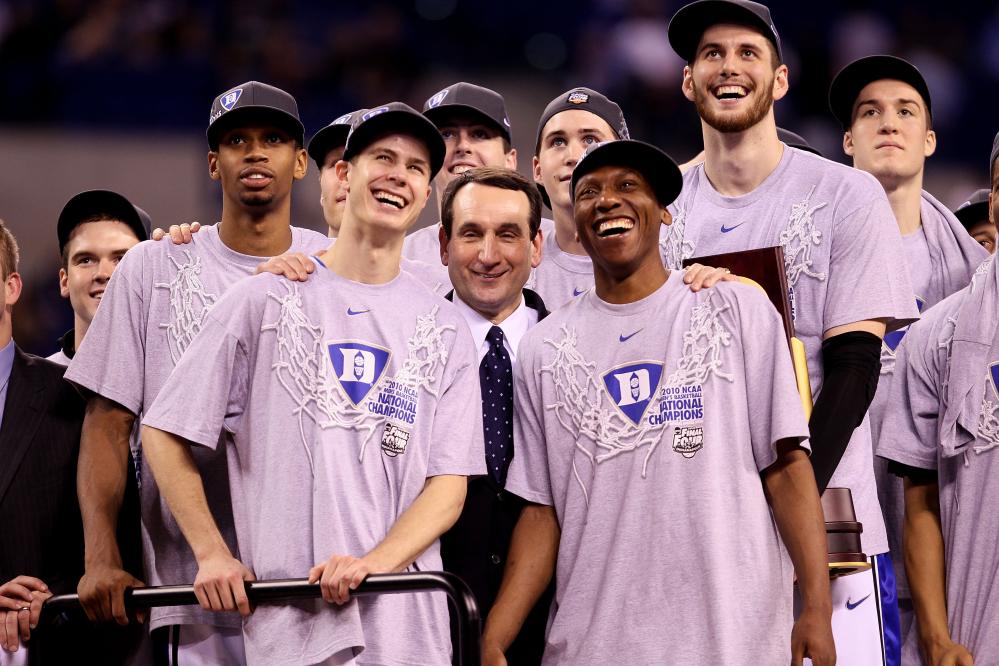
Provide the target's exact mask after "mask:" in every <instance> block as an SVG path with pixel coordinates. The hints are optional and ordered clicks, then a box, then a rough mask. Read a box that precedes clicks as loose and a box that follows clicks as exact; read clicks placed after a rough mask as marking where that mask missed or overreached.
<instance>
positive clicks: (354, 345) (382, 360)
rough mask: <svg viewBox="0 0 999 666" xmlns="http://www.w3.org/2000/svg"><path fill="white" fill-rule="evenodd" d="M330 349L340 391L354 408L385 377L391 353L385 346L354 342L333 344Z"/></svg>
mask: <svg viewBox="0 0 999 666" xmlns="http://www.w3.org/2000/svg"><path fill="white" fill-rule="evenodd" d="M328 348H329V352H330V360H331V361H332V362H333V370H334V372H335V374H336V378H337V381H338V382H339V383H340V388H342V389H343V392H344V393H346V394H347V397H348V398H350V401H351V402H353V403H354V405H355V406H357V405H360V404H361V403H362V402H364V400H365V398H367V397H368V393H370V392H371V389H372V387H374V385H375V384H377V383H378V380H379V379H381V378H382V375H383V374H385V368H387V367H388V361H389V358H391V356H392V353H391V352H390V351H389V350H387V349H384V348H382V347H376V346H374V345H370V344H367V343H363V342H354V341H347V342H334V343H331V344H330V345H329V346H328Z"/></svg>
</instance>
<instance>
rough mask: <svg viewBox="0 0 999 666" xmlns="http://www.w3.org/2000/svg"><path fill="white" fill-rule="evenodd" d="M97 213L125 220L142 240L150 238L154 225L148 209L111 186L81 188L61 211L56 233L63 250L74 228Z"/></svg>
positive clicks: (60, 248)
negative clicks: (89, 188)
mask: <svg viewBox="0 0 999 666" xmlns="http://www.w3.org/2000/svg"><path fill="white" fill-rule="evenodd" d="M94 215H104V216H107V218H108V219H111V220H118V221H120V222H123V223H125V224H126V225H128V228H129V229H131V230H132V233H134V234H135V237H136V238H138V239H139V240H140V241H144V240H147V239H148V238H149V232H150V230H151V229H152V227H153V223H152V220H150V219H149V215H148V214H147V213H146V211H144V210H142V209H141V208H139V207H138V206H136V205H134V204H133V203H132V202H131V201H129V200H128V199H126V198H125V197H124V196H122V195H120V194H118V193H117V192H112V191H111V190H87V191H85V192H80V193H79V194H77V195H75V196H73V197H72V198H71V199H70V200H69V201H67V202H66V205H65V206H63V207H62V212H61V213H59V221H58V222H57V223H56V235H57V236H58V238H59V253H60V254H62V252H63V250H64V249H65V248H66V243H68V242H69V237H70V235H71V234H72V233H73V229H75V228H76V227H77V226H79V224H80V222H82V221H83V220H85V219H87V218H88V217H93V216H94Z"/></svg>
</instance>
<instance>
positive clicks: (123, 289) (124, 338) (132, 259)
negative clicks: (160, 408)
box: [66, 245, 149, 415]
mask: <svg viewBox="0 0 999 666" xmlns="http://www.w3.org/2000/svg"><path fill="white" fill-rule="evenodd" d="M144 247H145V246H144V245H140V246H136V247H134V248H132V249H131V250H130V251H129V252H126V253H125V256H124V257H123V258H122V260H121V263H119V264H118V268H117V269H115V271H114V273H113V274H112V275H111V280H110V281H109V282H108V285H107V288H106V289H105V290H104V295H103V296H102V297H101V305H100V307H99V308H97V313H96V314H95V315H94V319H93V321H92V322H91V324H90V328H89V329H87V335H86V336H85V337H84V338H83V341H82V343H81V344H80V346H79V348H78V349H77V350H76V354H75V355H74V357H73V360H72V361H71V362H70V364H69V368H68V369H67V371H66V379H68V380H69V381H71V382H73V383H74V384H77V385H79V386H80V387H82V388H84V389H86V390H88V391H91V392H93V393H96V394H98V395H100V396H103V397H105V398H107V399H109V400H113V401H114V402H117V403H118V404H120V405H122V406H123V407H125V408H126V409H127V410H128V411H130V412H132V413H133V414H136V415H138V414H139V413H140V412H141V410H142V406H143V402H144V398H145V395H144V394H145V358H146V344H145V338H146V321H147V319H148V312H147V308H148V303H147V302H146V298H145V292H144V291H143V290H142V285H143V284H144V280H143V274H142V273H143V263H144V261H143V260H145V261H149V257H148V256H147V255H148V254H149V253H148V252H144Z"/></svg>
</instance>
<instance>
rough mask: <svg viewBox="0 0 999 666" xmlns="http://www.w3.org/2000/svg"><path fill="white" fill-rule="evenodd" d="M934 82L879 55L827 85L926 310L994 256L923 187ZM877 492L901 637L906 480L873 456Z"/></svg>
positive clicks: (905, 622)
mask: <svg viewBox="0 0 999 666" xmlns="http://www.w3.org/2000/svg"><path fill="white" fill-rule="evenodd" d="M931 105H932V101H931V99H930V90H929V86H927V85H926V81H925V80H924V79H923V76H922V74H921V73H920V72H919V70H918V69H916V67H915V66H913V65H912V64H911V63H909V62H906V61H905V60H902V59H901V58H896V57H894V56H889V55H873V56H868V57H866V58H861V59H859V60H856V61H854V62H852V63H850V64H849V65H847V66H846V67H844V68H843V69H842V70H841V71H840V72H839V73H838V74H837V75H836V78H834V79H833V82H832V85H831V86H830V87H829V107H830V109H831V110H832V112H833V115H834V116H836V119H837V120H839V122H840V123H841V124H842V126H843V132H844V133H843V151H844V152H845V153H846V154H847V155H849V156H850V157H852V158H853V166H854V167H856V168H857V169H861V170H863V171H866V172H868V173H870V174H871V175H872V176H874V177H875V178H877V179H878V182H879V183H881V186H882V187H883V188H884V190H885V193H886V194H887V195H888V201H889V203H891V207H892V212H893V213H894V214H895V221H896V222H897V223H898V229H899V232H900V233H901V234H902V248H903V250H904V257H905V263H906V267H907V268H908V271H909V277H910V278H911V279H912V286H913V288H914V289H915V292H916V305H917V307H918V308H919V310H920V312H925V311H926V310H927V309H928V308H930V307H932V306H933V305H935V304H936V303H938V302H940V301H941V300H943V299H944V298H946V297H947V296H949V295H951V294H953V293H954V292H956V291H958V290H959V289H962V288H963V287H964V286H965V285H967V284H968V283H969V282H970V281H971V276H972V275H974V273H975V269H976V268H978V266H979V265H980V264H981V263H982V262H983V261H984V260H985V259H986V258H987V257H988V253H987V252H985V251H984V250H983V249H982V247H981V246H980V245H979V244H978V243H977V242H976V241H975V240H974V239H973V238H971V237H970V236H969V234H968V233H967V232H966V231H965V229H964V227H963V226H962V225H961V222H960V220H958V219H957V217H955V216H954V214H953V213H951V212H950V211H949V210H948V209H947V208H946V207H945V206H944V205H943V204H941V203H940V202H939V201H937V200H936V199H935V198H934V197H933V196H932V195H930V193H929V192H927V191H925V190H924V189H923V173H924V170H925V165H926V159H927V158H928V157H930V156H931V155H932V154H933V153H934V151H936V147H937V136H936V132H934V131H933V123H932V120H933V115H932V106H931ZM904 333H905V331H904V329H903V330H900V331H896V332H895V333H892V334H890V335H887V336H885V339H884V342H883V343H882V345H881V378H880V380H879V382H878V391H877V393H876V394H875V397H874V401H873V402H872V403H871V408H870V422H871V434H872V437H873V442H874V446H875V447H877V443H878V440H879V438H880V436H881V425H882V421H883V420H884V415H885V410H886V409H887V401H888V395H889V392H890V391H891V382H892V377H893V376H894V372H895V348H896V347H897V346H898V343H899V342H900V341H901V340H902V336H903V335H904ZM875 473H876V476H877V483H878V497H879V498H880V500H881V509H882V511H883V512H884V517H885V528H886V530H887V535H888V547H889V549H890V552H891V556H892V561H893V564H894V569H895V581H896V588H897V590H898V607H899V618H900V632H901V634H900V635H901V641H902V642H904V641H905V635H906V634H907V633H908V631H909V628H910V627H911V624H912V599H911V598H910V596H909V587H908V584H907V582H906V576H905V567H904V562H903V559H902V515H903V509H904V498H903V490H902V480H901V479H900V478H898V477H897V476H895V475H894V474H891V473H889V472H888V469H887V463H885V462H884V461H882V460H881V459H880V458H876V459H875Z"/></svg>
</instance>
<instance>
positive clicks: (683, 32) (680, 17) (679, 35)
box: [667, 0, 784, 62]
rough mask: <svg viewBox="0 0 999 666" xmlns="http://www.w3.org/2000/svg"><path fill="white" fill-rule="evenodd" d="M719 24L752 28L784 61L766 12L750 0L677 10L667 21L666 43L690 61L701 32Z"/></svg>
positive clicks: (715, 0) (706, 1)
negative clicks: (771, 45)
mask: <svg viewBox="0 0 999 666" xmlns="http://www.w3.org/2000/svg"><path fill="white" fill-rule="evenodd" d="M720 23H735V24H738V25H748V26H750V27H753V28H756V29H757V30H759V31H760V32H761V33H762V34H763V36H764V37H766V38H767V39H769V40H770V41H771V43H773V45H774V48H776V49H777V59H778V60H780V61H781V62H783V61H784V57H783V55H781V48H780V35H778V34H777V27H776V26H775V25H774V21H773V19H772V18H771V17H770V9H769V8H768V7H767V6H766V5H761V4H760V3H758V2H752V1H751V0H697V1H696V2H692V3H690V4H689V5H684V6H683V7H680V9H679V10H678V11H677V12H676V14H673V18H672V19H670V22H669V28H668V29H667V34H668V36H669V44H670V46H672V47H673V50H674V51H676V53H677V55H679V56H680V57H681V58H683V59H684V60H685V61H687V62H693V60H694V56H696V55H697V45H698V44H700V42H701V37H702V36H703V35H704V31H705V30H707V29H708V28H710V27H711V26H713V25H718V24H720Z"/></svg>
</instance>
